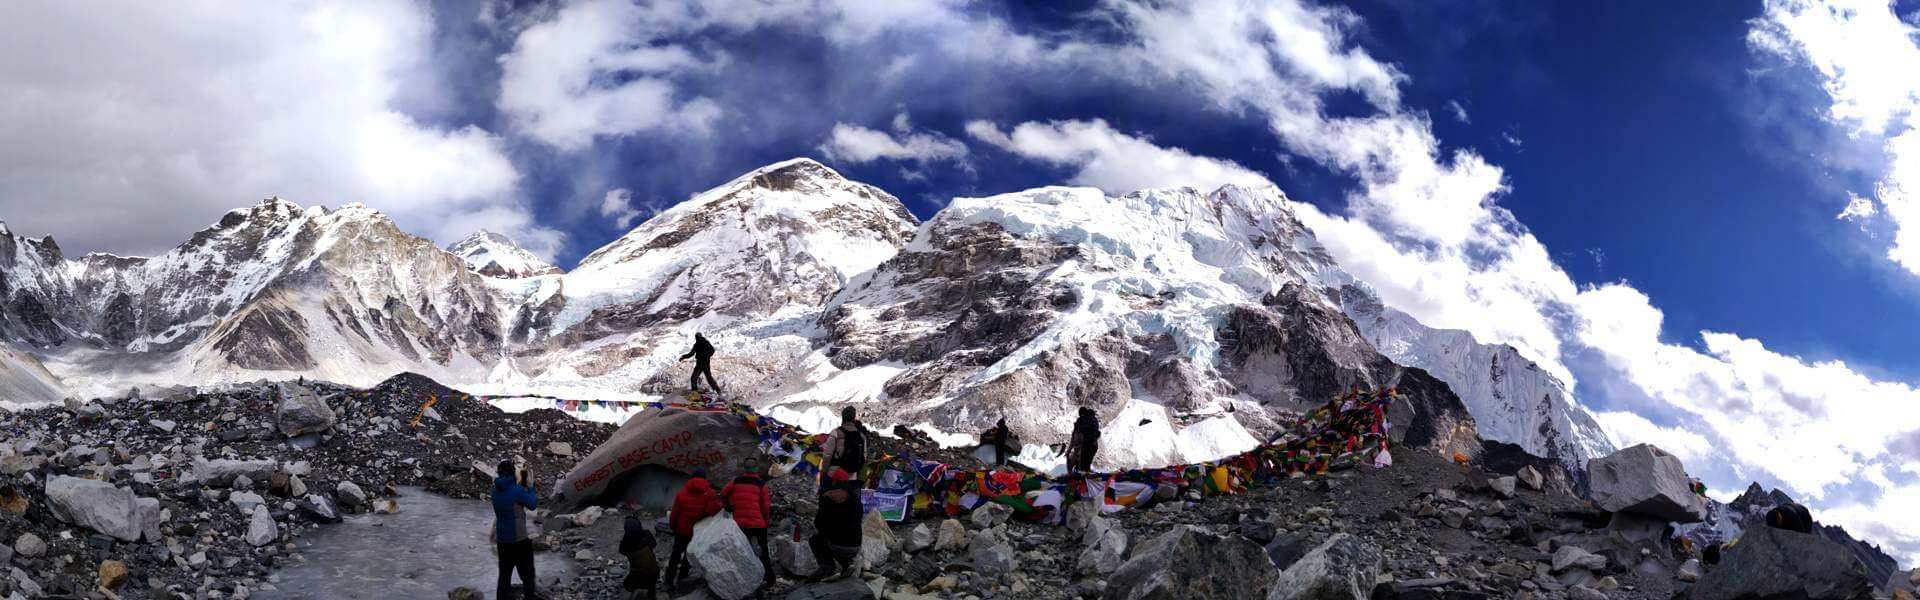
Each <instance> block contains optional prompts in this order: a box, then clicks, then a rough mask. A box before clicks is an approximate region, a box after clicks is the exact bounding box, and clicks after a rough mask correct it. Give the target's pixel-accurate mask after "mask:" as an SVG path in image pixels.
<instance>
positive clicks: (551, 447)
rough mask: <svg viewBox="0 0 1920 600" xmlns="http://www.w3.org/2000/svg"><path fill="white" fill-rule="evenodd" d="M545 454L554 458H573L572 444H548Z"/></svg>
mask: <svg viewBox="0 0 1920 600" xmlns="http://www.w3.org/2000/svg"><path fill="white" fill-rule="evenodd" d="M547 453H548V454H552V455H554V456H573V444H569V443H566V442H548V443H547Z"/></svg>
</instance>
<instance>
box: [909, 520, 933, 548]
mask: <svg viewBox="0 0 1920 600" xmlns="http://www.w3.org/2000/svg"><path fill="white" fill-rule="evenodd" d="M934 541H935V540H934V537H933V529H932V528H929V527H927V524H926V523H921V524H918V525H914V526H913V530H912V531H909V532H907V551H908V552H919V551H921V550H925V549H927V548H931V547H933V542H934Z"/></svg>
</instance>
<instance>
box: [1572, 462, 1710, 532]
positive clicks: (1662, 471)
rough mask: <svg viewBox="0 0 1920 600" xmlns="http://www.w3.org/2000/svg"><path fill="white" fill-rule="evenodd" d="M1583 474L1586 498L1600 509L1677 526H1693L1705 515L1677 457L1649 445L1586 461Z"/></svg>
mask: <svg viewBox="0 0 1920 600" xmlns="http://www.w3.org/2000/svg"><path fill="white" fill-rule="evenodd" d="M1587 475H1588V487H1589V489H1590V490H1591V491H1590V492H1589V493H1588V494H1587V497H1588V498H1590V499H1592V500H1593V503H1594V504H1595V505H1598V506H1599V507H1600V509H1601V510H1605V511H1608V512H1626V513H1637V514H1642V515H1646V516H1650V517H1656V518H1660V519H1664V520H1668V521H1674V522H1678V523H1697V522H1700V521H1701V520H1703V519H1705V518H1706V516H1707V505H1706V501H1705V500H1703V499H1701V498H1700V496H1698V495H1696V494H1694V493H1693V490H1692V489H1691V488H1690V487H1689V486H1688V481H1687V468H1686V466H1685V465H1682V464H1680V458H1679V457H1676V456H1674V455H1672V454H1668V453H1667V452H1666V451H1665V450H1661V449H1659V448H1656V447H1653V446H1651V445H1647V444H1640V445H1638V446H1633V447H1630V448H1626V449H1623V450H1620V451H1618V452H1614V453H1613V454H1609V455H1607V456H1605V457H1602V458H1596V459H1593V460H1590V461H1587Z"/></svg>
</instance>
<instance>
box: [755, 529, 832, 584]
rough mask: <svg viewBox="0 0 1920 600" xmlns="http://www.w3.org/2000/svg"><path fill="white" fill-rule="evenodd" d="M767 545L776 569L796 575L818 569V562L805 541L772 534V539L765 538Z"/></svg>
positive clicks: (808, 574) (810, 572) (816, 571)
mask: <svg viewBox="0 0 1920 600" xmlns="http://www.w3.org/2000/svg"><path fill="white" fill-rule="evenodd" d="M767 546H768V553H769V554H772V555H773V556H772V558H773V565H774V569H776V570H779V571H783V572H785V573H786V574H787V575H791V576H796V577H806V576H810V575H813V574H815V573H818V572H819V571H820V562H819V561H816V560H814V559H813V548H812V547H809V546H808V545H807V543H806V542H796V541H793V540H792V539H791V538H787V537H785V536H773V539H769V540H767Z"/></svg>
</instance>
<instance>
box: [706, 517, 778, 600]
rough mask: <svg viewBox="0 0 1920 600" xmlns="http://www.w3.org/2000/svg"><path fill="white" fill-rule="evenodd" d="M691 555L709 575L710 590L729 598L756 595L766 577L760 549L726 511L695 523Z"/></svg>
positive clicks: (733, 599) (728, 599) (708, 585)
mask: <svg viewBox="0 0 1920 600" xmlns="http://www.w3.org/2000/svg"><path fill="white" fill-rule="evenodd" d="M687 557H688V559H689V560H691V561H692V562H693V564H694V566H697V567H699V568H700V572H702V573H704V574H706V578H707V589H709V590H712V591H713V593H714V595H716V596H719V597H721V598H725V599H726V600H740V599H741V598H745V597H747V596H750V595H753V592H754V591H755V590H758V589H759V588H760V583H761V581H762V580H763V579H764V578H765V576H766V571H765V568H764V567H762V566H761V564H760V553H759V551H758V550H756V549H755V548H754V547H753V543H752V542H749V541H747V534H745V533H743V532H741V531H740V526H739V525H737V524H735V523H734V522H733V518H732V517H730V516H728V515H726V514H724V513H722V514H718V515H714V516H711V517H707V518H705V519H702V520H701V521H700V522H699V523H696V524H694V526H693V539H692V541H690V542H688V544H687Z"/></svg>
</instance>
